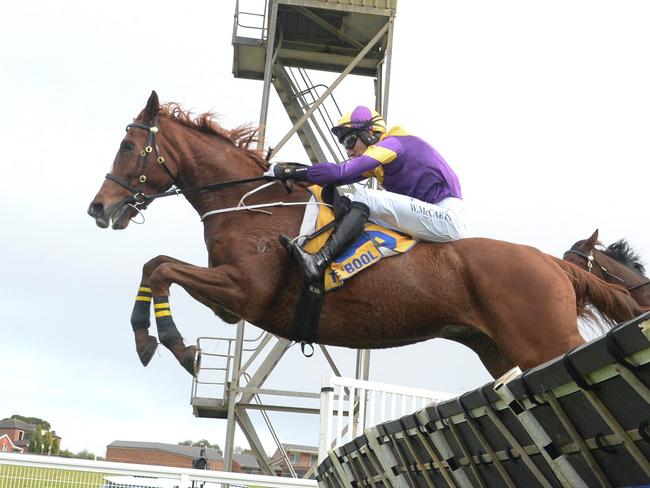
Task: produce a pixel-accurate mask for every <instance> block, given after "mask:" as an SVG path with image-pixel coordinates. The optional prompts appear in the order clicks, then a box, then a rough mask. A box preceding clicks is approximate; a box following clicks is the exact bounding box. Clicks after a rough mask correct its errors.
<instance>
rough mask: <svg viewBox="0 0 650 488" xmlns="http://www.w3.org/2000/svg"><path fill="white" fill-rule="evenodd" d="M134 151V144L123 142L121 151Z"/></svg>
mask: <svg viewBox="0 0 650 488" xmlns="http://www.w3.org/2000/svg"><path fill="white" fill-rule="evenodd" d="M133 149H135V144H133V143H132V142H131V141H124V142H123V143H122V151H133Z"/></svg>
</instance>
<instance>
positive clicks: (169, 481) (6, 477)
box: [0, 453, 318, 488]
mask: <svg viewBox="0 0 650 488" xmlns="http://www.w3.org/2000/svg"><path fill="white" fill-rule="evenodd" d="M224 485H229V486H230V487H231V488H234V487H253V486H254V487H267V488H283V487H300V488H316V487H317V486H318V484H317V483H316V481H315V480H305V479H296V478H281V477H276V476H261V475H253V474H246V473H227V472H225V471H208V470H198V469H186V468H170V467H167V466H149V465H144V464H126V463H113V462H106V461H87V460H84V459H70V458H61V457H55V456H36V455H32V454H13V453H0V486H2V487H4V486H7V487H13V486H16V487H21V488H36V487H50V486H59V487H66V486H74V487H75V488H104V487H126V488H128V487H135V486H137V487H151V488H172V487H176V488H192V487H195V488H196V487H203V488H220V487H222V486H224Z"/></svg>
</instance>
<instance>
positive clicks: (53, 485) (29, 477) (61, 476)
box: [0, 464, 104, 488]
mask: <svg viewBox="0 0 650 488" xmlns="http://www.w3.org/2000/svg"><path fill="white" fill-rule="evenodd" d="M103 483H104V474H102V473H87V472H83V471H71V470H65V469H51V468H34V467H26V466H14V465H10V464H0V488H65V487H78V488H100V487H101V486H102V485H103Z"/></svg>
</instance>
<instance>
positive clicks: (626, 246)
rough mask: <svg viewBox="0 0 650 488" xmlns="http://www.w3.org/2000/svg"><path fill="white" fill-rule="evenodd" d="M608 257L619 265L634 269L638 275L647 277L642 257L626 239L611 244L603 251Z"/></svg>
mask: <svg viewBox="0 0 650 488" xmlns="http://www.w3.org/2000/svg"><path fill="white" fill-rule="evenodd" d="M603 253H605V254H606V255H607V256H609V257H610V258H612V259H615V260H616V261H618V262H619V263H623V264H624V265H626V266H628V267H630V268H634V269H635V270H636V271H637V272H638V273H640V274H642V275H645V265H644V264H643V263H642V262H641V256H639V253H637V252H636V251H635V250H634V249H632V247H631V246H630V243H629V242H627V241H626V240H625V239H621V240H618V241H616V242H615V243H614V244H610V245H609V246H607V248H606V249H604V250H603Z"/></svg>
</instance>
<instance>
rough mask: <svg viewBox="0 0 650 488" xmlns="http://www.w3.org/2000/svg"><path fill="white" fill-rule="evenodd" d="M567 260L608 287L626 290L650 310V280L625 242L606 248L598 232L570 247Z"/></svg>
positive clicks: (639, 258)
mask: <svg viewBox="0 0 650 488" xmlns="http://www.w3.org/2000/svg"><path fill="white" fill-rule="evenodd" d="M564 259H565V260H566V261H569V262H572V263H574V264H576V265H578V266H580V267H582V268H584V269H586V270H587V271H589V272H590V273H593V274H594V275H596V276H598V277H599V278H601V279H603V280H605V281H607V282H609V283H615V284H618V285H622V286H624V287H625V288H627V290H628V291H629V292H630V294H631V295H632V296H633V297H634V298H635V299H636V301H637V302H638V303H639V305H642V306H650V280H648V278H647V277H646V276H645V272H646V270H645V266H644V264H643V262H642V261H641V257H640V256H639V254H638V253H637V252H636V251H635V250H634V249H633V248H632V246H630V243H629V242H627V241H626V240H625V239H620V240H618V241H616V242H614V243H613V244H610V245H609V246H607V247H605V246H604V245H603V244H602V243H601V242H600V241H599V240H598V229H596V230H595V231H594V233H593V234H592V235H591V236H590V237H589V238H588V239H584V240H581V241H578V242H576V243H575V244H574V245H573V246H571V249H569V250H568V251H567V252H566V253H564Z"/></svg>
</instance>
